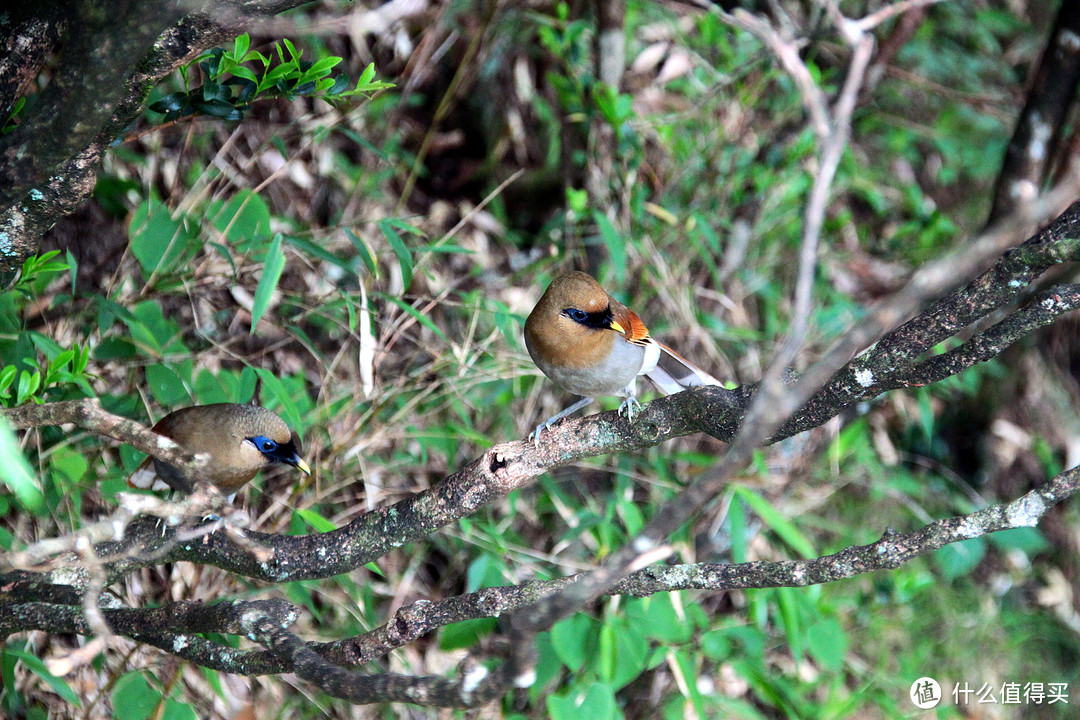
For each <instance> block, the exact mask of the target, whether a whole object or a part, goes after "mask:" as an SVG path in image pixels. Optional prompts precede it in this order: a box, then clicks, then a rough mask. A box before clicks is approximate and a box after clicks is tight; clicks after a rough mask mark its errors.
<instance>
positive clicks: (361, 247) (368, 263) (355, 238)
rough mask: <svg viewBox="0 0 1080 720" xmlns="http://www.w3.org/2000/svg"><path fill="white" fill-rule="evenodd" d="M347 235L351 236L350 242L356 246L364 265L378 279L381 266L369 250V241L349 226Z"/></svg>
mask: <svg viewBox="0 0 1080 720" xmlns="http://www.w3.org/2000/svg"><path fill="white" fill-rule="evenodd" d="M345 237H347V238H349V242H351V243H352V245H353V247H354V248H356V254H357V255H359V256H360V259H361V260H363V261H364V267H366V268H367V269H368V272H369V273H371V276H372V277H373V278H375V279H376V280H377V279H378V278H379V266H378V264H377V263H376V262H375V256H374V255H372V254H371V251H370V250H368V246H367V243H365V242H364V240H363V239H362V238H361V237H360V236H359V235H357V234H356V233H354V232H353V231H352V230H350V229H349V228H345Z"/></svg>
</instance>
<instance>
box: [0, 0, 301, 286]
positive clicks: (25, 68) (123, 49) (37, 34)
mask: <svg viewBox="0 0 1080 720" xmlns="http://www.w3.org/2000/svg"><path fill="white" fill-rule="evenodd" d="M308 1H310V0H251V1H249V2H241V1H240V0H188V1H187V2H179V3H178V2H171V1H162V0H158V1H157V2H144V1H141V0H126V1H125V2H122V3H111V4H106V5H102V4H101V3H96V2H90V1H89V0H72V1H71V2H69V3H67V4H66V5H65V6H64V9H65V10H66V12H65V13H64V14H65V15H66V20H60V19H58V18H56V17H55V14H56V10H55V8H53V4H52V3H33V2H21V3H20V4H19V5H18V6H17V9H18V10H19V11H20V12H19V13H16V14H15V15H14V16H13V17H14V18H15V21H13V22H11V23H9V24H3V25H0V31H3V32H5V33H6V35H7V38H8V41H9V42H8V44H9V45H10V46H12V47H14V41H15V37H14V34H19V35H18V37H19V41H20V45H23V46H26V47H29V48H35V50H34V51H33V52H28V53H24V54H23V55H20V56H17V57H14V58H9V59H8V60H7V61H5V62H3V63H0V92H2V93H3V94H4V95H3V97H4V98H9V97H10V98H11V99H12V100H14V97H15V94H17V93H18V90H19V88H20V87H22V83H20V82H19V79H20V78H22V77H24V76H25V74H26V73H28V72H31V71H32V70H33V67H35V66H36V65H37V64H39V63H40V62H41V59H42V57H43V55H44V52H45V50H44V49H43V48H46V47H47V48H48V49H51V48H52V45H53V44H57V42H59V44H60V45H61V46H62V47H63V51H62V54H61V56H60V60H59V64H58V66H57V68H56V72H55V74H54V78H53V80H52V82H50V83H49V85H48V86H46V88H45V89H44V90H43V91H42V93H41V96H40V98H39V101H38V102H37V103H36V105H35V107H34V109H33V112H32V113H29V114H27V115H26V117H24V118H23V119H22V122H21V124H20V125H19V126H18V127H17V128H16V129H15V130H14V131H13V132H11V133H9V134H7V135H5V136H3V137H0V272H4V271H10V270H15V269H17V268H18V267H19V266H20V265H21V264H22V261H23V260H25V259H26V257H28V256H29V255H31V254H33V253H35V252H36V251H37V247H38V242H39V241H40V239H41V236H42V234H43V233H44V232H45V231H46V230H48V229H49V228H50V227H52V225H53V224H54V223H55V222H56V221H57V220H58V219H60V218H61V217H63V216H64V215H66V214H68V213H70V212H72V211H73V210H74V209H75V208H76V207H77V206H78V205H79V203H81V202H82V201H83V200H84V199H85V198H86V197H87V196H89V194H90V193H91V192H92V191H93V189H94V184H95V182H96V173H97V168H98V166H99V165H100V162H101V158H102V156H103V155H104V153H105V152H106V151H107V150H108V148H109V146H110V144H111V143H112V141H113V140H114V139H115V138H116V137H118V136H119V135H120V134H121V133H122V132H123V130H124V128H126V127H127V126H128V125H130V124H131V123H132V122H133V121H134V120H135V119H136V118H137V117H138V114H139V112H140V111H141V109H142V104H143V102H144V100H145V99H146V96H147V94H148V93H149V91H150V89H151V88H152V87H153V85H154V84H156V83H157V82H158V81H160V80H161V79H162V78H164V77H165V76H166V75H168V74H169V73H171V72H172V71H173V70H175V69H176V68H177V67H179V66H180V65H182V64H183V63H185V62H188V61H189V60H191V59H192V58H194V57H196V56H197V55H198V54H199V53H201V52H202V51H204V50H206V49H208V48H211V47H213V46H215V45H217V44H220V43H221V42H223V41H225V40H227V39H229V38H231V37H234V36H235V35H237V34H238V33H240V32H243V29H244V28H245V27H249V26H250V25H251V24H252V23H253V18H257V17H260V16H267V15H273V14H276V13H279V12H282V11H284V10H287V9H289V8H292V7H296V6H298V5H302V4H304V3H305V2H308ZM185 13H186V15H185ZM178 21H179V22H178ZM50 41H51V43H52V44H50ZM13 87H14V89H12V88H13ZM0 109H6V106H5V107H4V108H0ZM5 117H6V116H5Z"/></svg>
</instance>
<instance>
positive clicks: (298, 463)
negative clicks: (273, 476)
mask: <svg viewBox="0 0 1080 720" xmlns="http://www.w3.org/2000/svg"><path fill="white" fill-rule="evenodd" d="M296 467H297V468H298V469H299V470H300V471H302V472H303V473H304V474H305V475H310V474H311V468H309V467H308V464H307V463H306V462H304V458H302V457H300V456H297V458H296Z"/></svg>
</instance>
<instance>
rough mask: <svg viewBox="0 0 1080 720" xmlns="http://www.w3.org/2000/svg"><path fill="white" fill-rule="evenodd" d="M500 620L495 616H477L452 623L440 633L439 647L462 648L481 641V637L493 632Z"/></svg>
mask: <svg viewBox="0 0 1080 720" xmlns="http://www.w3.org/2000/svg"><path fill="white" fill-rule="evenodd" d="M497 625H498V621H497V620H496V619H495V618H477V619H475V620H464V621H462V622H457V623H451V624H450V625H447V626H446V627H444V628H443V629H442V632H441V633H439V648H440V649H442V650H462V649H464V648H470V647H472V646H474V645H476V643H478V642H480V638H482V637H484V636H485V635H487V634H489V633H491V631H492V630H494V629H495V628H496V626H497Z"/></svg>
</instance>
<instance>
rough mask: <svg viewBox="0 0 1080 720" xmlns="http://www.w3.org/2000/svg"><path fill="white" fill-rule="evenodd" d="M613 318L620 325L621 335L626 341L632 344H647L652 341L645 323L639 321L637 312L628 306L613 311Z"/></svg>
mask: <svg viewBox="0 0 1080 720" xmlns="http://www.w3.org/2000/svg"><path fill="white" fill-rule="evenodd" d="M614 320H615V322H617V323H619V325H621V326H622V329H623V337H625V338H626V341H627V342H630V343H633V344H634V345H648V344H649V343H651V342H652V338H650V337H649V329H648V328H647V327H645V323H644V322H642V321H641V318H639V317H638V314H637V313H636V312H634V311H633V310H631V309H630V308H627V307H623V308H619V311H618V312H617V313H614Z"/></svg>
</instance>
